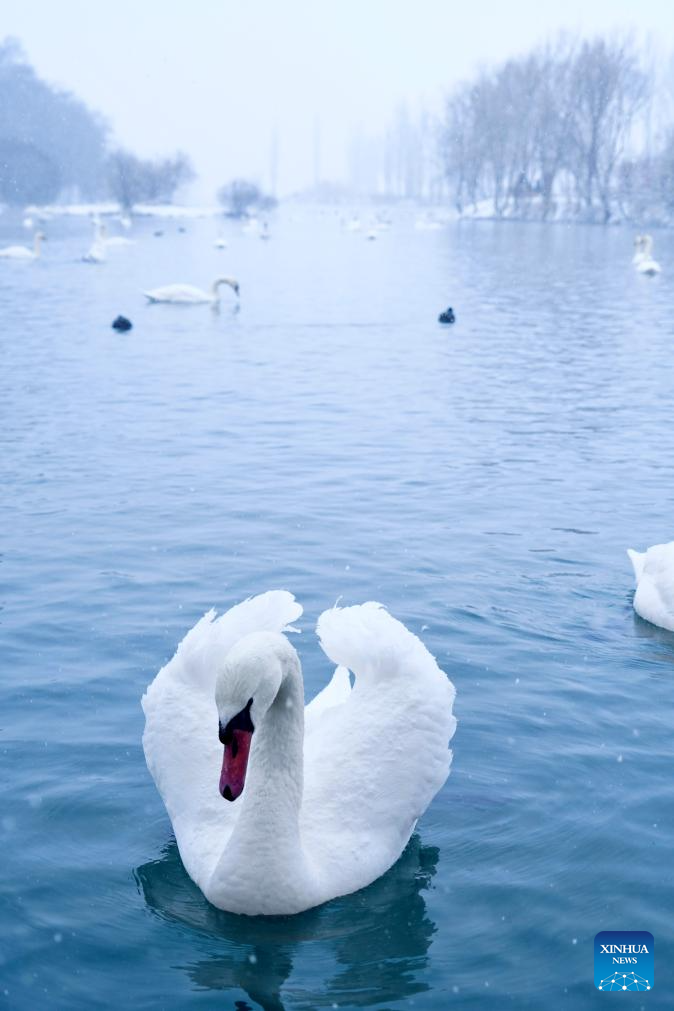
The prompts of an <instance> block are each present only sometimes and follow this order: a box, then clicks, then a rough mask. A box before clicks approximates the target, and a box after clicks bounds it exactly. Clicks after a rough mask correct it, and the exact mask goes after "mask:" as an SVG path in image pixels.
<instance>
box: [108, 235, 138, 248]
mask: <svg viewBox="0 0 674 1011" xmlns="http://www.w3.org/2000/svg"><path fill="white" fill-rule="evenodd" d="M103 241H104V242H105V245H106V246H135V245H136V240H135V239H127V237H126V235H111V236H110V237H109V238H105V239H104V240H103Z"/></svg>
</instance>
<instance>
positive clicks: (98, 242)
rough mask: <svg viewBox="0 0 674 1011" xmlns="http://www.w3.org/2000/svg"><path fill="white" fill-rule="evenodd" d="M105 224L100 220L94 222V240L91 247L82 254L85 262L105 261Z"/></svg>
mask: <svg viewBox="0 0 674 1011" xmlns="http://www.w3.org/2000/svg"><path fill="white" fill-rule="evenodd" d="M104 234H105V226H104V225H101V224H100V223H99V222H98V221H96V222H94V241H93V242H92V243H91V245H90V247H89V249H88V250H87V252H86V253H84V254H83V256H82V262H83V263H105V261H106V255H105V240H104V238H103V236H104Z"/></svg>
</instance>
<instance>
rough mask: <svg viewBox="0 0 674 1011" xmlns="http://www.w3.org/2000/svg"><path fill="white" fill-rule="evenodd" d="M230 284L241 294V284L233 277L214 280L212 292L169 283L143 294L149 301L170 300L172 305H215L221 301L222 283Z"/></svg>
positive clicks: (191, 285)
mask: <svg viewBox="0 0 674 1011" xmlns="http://www.w3.org/2000/svg"><path fill="white" fill-rule="evenodd" d="M223 284H226V285H229V287H230V288H231V289H232V291H233V292H234V293H235V294H236V295H238V294H239V284H238V281H235V280H234V278H232V277H220V278H218V280H217V281H214V282H213V285H212V286H211V290H210V292H208V291H203V290H202V289H201V288H196V287H195V286H194V285H193V284H167V285H165V286H164V287H163V288H152V289H150V291H144V292H143V294H144V295H145V298H146V299H147V300H148V302H170V303H171V304H172V305H204V304H205V303H208V302H210V303H211V305H215V304H217V303H218V302H219V301H220V285H223Z"/></svg>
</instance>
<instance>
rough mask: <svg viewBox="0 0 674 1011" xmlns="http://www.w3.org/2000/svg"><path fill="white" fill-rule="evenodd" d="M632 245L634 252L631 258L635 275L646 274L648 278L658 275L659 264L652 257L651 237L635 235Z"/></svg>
mask: <svg viewBox="0 0 674 1011" xmlns="http://www.w3.org/2000/svg"><path fill="white" fill-rule="evenodd" d="M634 245H635V246H636V252H635V254H634V256H633V257H632V263H633V264H634V266H635V268H636V270H637V273H639V274H647V275H648V276H649V277H655V275H656V274H659V273H660V271H661V267H660V264H659V263H658V262H657V260H654V259H653V256H652V253H653V237H652V236H651V235H637V237H636V239H635V240H634Z"/></svg>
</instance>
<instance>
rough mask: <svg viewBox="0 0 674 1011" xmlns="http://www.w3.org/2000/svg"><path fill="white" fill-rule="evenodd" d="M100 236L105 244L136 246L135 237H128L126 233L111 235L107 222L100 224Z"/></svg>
mask: <svg viewBox="0 0 674 1011" xmlns="http://www.w3.org/2000/svg"><path fill="white" fill-rule="evenodd" d="M99 238H100V240H101V242H102V243H103V244H104V245H105V246H135V245H136V240H135V239H127V237H126V235H110V236H108V229H107V226H106V225H105V224H102V225H99Z"/></svg>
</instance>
